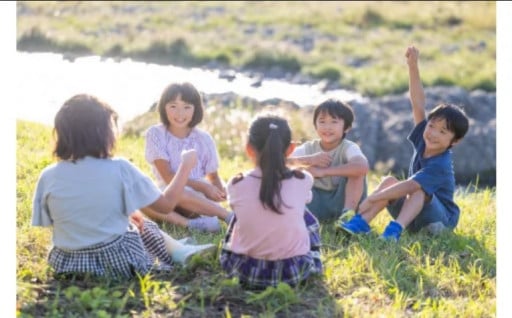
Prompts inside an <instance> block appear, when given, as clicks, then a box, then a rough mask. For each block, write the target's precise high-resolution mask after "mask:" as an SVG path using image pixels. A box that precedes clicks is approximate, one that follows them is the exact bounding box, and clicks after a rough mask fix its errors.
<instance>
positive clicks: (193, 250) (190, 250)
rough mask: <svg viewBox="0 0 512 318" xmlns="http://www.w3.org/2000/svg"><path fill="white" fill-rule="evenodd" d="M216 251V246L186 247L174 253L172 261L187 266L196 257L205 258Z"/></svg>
mask: <svg viewBox="0 0 512 318" xmlns="http://www.w3.org/2000/svg"><path fill="white" fill-rule="evenodd" d="M216 249H217V246H216V245H214V244H202V245H184V246H183V248H180V249H179V250H177V251H174V252H173V253H172V260H173V261H174V262H176V263H178V264H181V265H183V266H186V265H187V264H188V263H189V262H190V260H191V259H192V257H193V256H194V255H202V256H205V255H207V254H210V253H213V252H215V250H216Z"/></svg>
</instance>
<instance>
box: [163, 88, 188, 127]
mask: <svg viewBox="0 0 512 318" xmlns="http://www.w3.org/2000/svg"><path fill="white" fill-rule="evenodd" d="M194 110H195V108H194V105H193V104H189V103H187V102H184V101H183V100H182V99H181V95H178V96H177V97H176V99H174V100H171V101H169V102H168V103H167V104H165V113H166V115H167V119H168V120H169V123H170V125H169V129H170V130H171V132H172V133H174V134H176V135H178V136H179V135H181V133H183V132H186V133H188V132H189V131H190V129H191V128H190V125H189V124H190V122H191V121H192V118H193V116H194Z"/></svg>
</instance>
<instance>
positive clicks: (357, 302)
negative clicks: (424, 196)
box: [16, 109, 496, 317]
mask: <svg viewBox="0 0 512 318" xmlns="http://www.w3.org/2000/svg"><path fill="white" fill-rule="evenodd" d="M219 113H220V111H219V110H216V111H215V112H212V113H211V114H209V116H210V117H211V119H212V120H211V121H209V122H208V124H207V125H205V126H206V127H207V128H208V129H209V130H212V131H213V132H216V133H218V134H224V135H222V136H223V137H221V139H218V143H219V149H223V150H221V151H219V152H220V156H221V158H222V159H221V169H220V171H219V172H220V175H221V177H222V178H223V179H224V180H229V178H231V177H232V176H234V175H236V174H237V173H238V172H242V171H244V170H246V169H248V168H249V167H250V166H251V164H250V162H249V161H248V160H247V157H246V156H245V154H244V153H243V143H241V140H242V137H241V133H240V132H242V131H245V129H246V127H247V125H248V121H249V120H250V118H251V116H253V115H255V114H256V113H255V112H249V113H243V112H242V111H241V110H236V109H234V110H230V111H228V112H227V113H222V114H219ZM217 116H218V117H219V118H221V116H222V118H229V123H230V125H231V126H232V127H236V129H225V127H224V126H225V125H222V122H219V121H218V120H217V119H216V118H217ZM286 116H287V117H288V118H291V119H293V118H296V121H295V122H299V120H298V118H300V116H304V115H301V114H300V113H298V111H297V112H290V113H288V114H286ZM215 123H217V124H215ZM219 125H220V126H219ZM303 125H304V127H307V126H308V125H310V123H309V122H306V123H303ZM304 131H306V128H304ZM232 134H235V136H233V135H232ZM36 136H37V138H36ZM228 139H231V140H237V143H240V144H238V146H239V147H238V148H236V147H232V145H230V146H229V147H228V146H225V145H224V141H226V140H228ZM51 140H52V138H51V128H49V127H45V126H43V125H40V124H35V123H30V122H25V121H18V122H17V165H16V169H17V241H16V248H17V254H16V260H17V273H16V277H17V291H16V293H17V301H18V306H19V312H20V313H22V315H24V316H73V315H74V316H80V315H83V314H84V313H85V312H94V313H95V314H96V316H97V317H110V316H112V315H117V316H130V315H133V314H135V315H136V316H140V317H153V316H158V315H166V314H169V313H172V315H177V316H183V317H193V316H201V315H206V313H210V312H216V313H218V315H219V316H221V315H223V314H224V315H225V316H226V317H228V316H232V317H240V316H243V315H245V316H246V317H256V316H258V317H274V316H275V315H282V314H284V315H290V316H296V315H300V313H302V314H305V315H308V316H318V317H336V316H343V315H346V316H351V317H409V316H414V317H433V316H434V317H454V316H460V317H494V316H495V314H496V304H495V300H496V189H495V188H475V187H474V186H473V185H470V186H467V187H465V188H464V187H463V188H460V189H459V190H458V191H457V193H456V197H455V200H456V202H457V203H458V204H459V206H460V208H461V210H462V213H461V219H460V222H459V225H458V227H457V228H456V230H455V232H454V233H445V234H443V235H441V236H440V237H439V238H431V237H429V236H428V235H426V234H423V233H419V234H416V235H412V234H409V233H405V234H404V235H403V237H402V239H401V240H400V242H399V243H398V244H390V243H388V242H383V241H381V240H379V239H378V235H379V234H380V232H381V231H382V230H383V228H384V226H385V224H386V223H387V222H388V221H389V219H390V218H389V216H388V215H387V214H385V213H381V214H380V215H378V216H377V218H376V219H375V222H372V228H373V231H372V233H370V234H369V235H367V236H362V237H352V238H350V237H347V236H345V235H343V234H341V233H338V232H336V231H335V229H334V227H333V224H332V223H326V224H322V226H321V229H320V232H321V236H322V241H323V243H324V246H323V249H322V252H323V254H322V259H323V262H324V268H325V273H324V275H322V276H321V277H317V278H315V279H312V280H310V281H309V282H307V284H306V285H304V286H299V287H297V288H289V287H288V286H280V287H279V286H278V287H277V288H273V289H272V288H271V289H267V290H265V291H249V290H244V289H243V288H241V287H240V285H239V284H238V282H237V281H236V280H233V279H227V278H226V277H225V276H224V275H223V273H222V272H221V269H220V265H219V263H218V258H217V256H218V255H217V256H215V257H209V258H198V259H197V260H196V259H195V260H194V261H193V262H192V265H191V266H190V267H188V268H182V267H179V266H177V267H176V268H175V270H174V271H173V272H172V273H170V274H159V273H155V274H151V275H149V274H148V275H147V276H144V277H140V278H139V279H135V280H131V281H127V282H117V283H113V282H109V281H108V280H107V281H76V282H74V281H60V280H56V279H55V278H53V274H52V273H51V270H50V269H49V268H48V266H47V263H46V255H47V252H48V248H49V246H50V244H51V232H50V230H49V229H44V228H33V227H31V226H30V218H31V200H32V195H33V191H34V185H35V182H36V180H37V177H38V175H39V173H40V171H41V169H43V168H44V167H45V166H46V165H48V164H51V163H52V162H54V159H53V157H52V156H51V150H52V147H51V144H52V142H51ZM224 146H225V147H224ZM224 149H225V150H224ZM235 149H237V150H236V151H235ZM117 154H118V155H120V156H123V157H126V158H129V159H130V160H131V161H132V162H133V163H135V164H136V165H137V166H139V167H140V168H141V169H142V170H143V171H144V172H146V173H147V174H148V175H151V174H150V170H149V165H148V164H147V163H146V162H145V159H144V138H143V136H136V135H122V136H121V138H120V139H119V140H118V144H117ZM380 178H381V176H380V175H379V174H377V173H374V172H372V173H370V175H369V176H368V182H369V190H370V191H373V189H374V188H375V187H376V185H377V184H378V182H379V180H380ZM223 228H224V230H225V225H224V224H223ZM163 229H164V230H165V231H167V232H169V233H170V234H171V235H173V236H175V237H178V238H179V237H184V236H190V235H192V236H194V238H195V239H196V240H197V241H198V242H199V243H206V242H214V243H216V244H219V246H220V241H221V240H222V238H223V235H222V233H217V234H208V233H202V234H198V233H190V232H188V231H187V230H186V229H183V228H181V227H175V226H172V225H169V224H166V225H163ZM306 313H307V314H306Z"/></svg>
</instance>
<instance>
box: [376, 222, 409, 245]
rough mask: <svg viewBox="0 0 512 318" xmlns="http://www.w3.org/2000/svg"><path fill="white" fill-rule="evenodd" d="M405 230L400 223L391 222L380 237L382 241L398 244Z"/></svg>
mask: <svg viewBox="0 0 512 318" xmlns="http://www.w3.org/2000/svg"><path fill="white" fill-rule="evenodd" d="M402 231H403V228H402V226H401V225H400V223H398V222H395V221H391V222H389V224H388V226H386V229H385V230H384V232H383V233H382V235H381V236H380V237H381V239H383V240H385V241H395V242H398V240H399V239H400V235H401V234H402Z"/></svg>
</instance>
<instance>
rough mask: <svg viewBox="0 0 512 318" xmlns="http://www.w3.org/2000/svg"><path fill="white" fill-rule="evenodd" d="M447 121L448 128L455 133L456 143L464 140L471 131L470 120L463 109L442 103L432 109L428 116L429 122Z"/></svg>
mask: <svg viewBox="0 0 512 318" xmlns="http://www.w3.org/2000/svg"><path fill="white" fill-rule="evenodd" d="M437 119H444V120H446V127H447V128H448V130H450V131H451V132H453V133H454V137H453V139H454V140H455V141H457V140H460V139H462V138H464V136H465V135H466V133H467V131H468V129H469V120H468V117H467V116H466V114H465V113H464V111H463V110H462V108H460V107H458V106H456V105H453V104H446V103H442V104H439V105H437V106H436V107H435V108H434V109H432V110H431V111H430V112H429V113H428V116H427V120H437Z"/></svg>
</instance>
